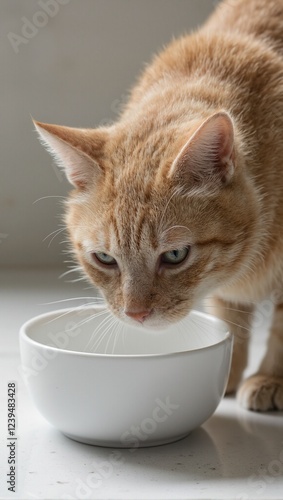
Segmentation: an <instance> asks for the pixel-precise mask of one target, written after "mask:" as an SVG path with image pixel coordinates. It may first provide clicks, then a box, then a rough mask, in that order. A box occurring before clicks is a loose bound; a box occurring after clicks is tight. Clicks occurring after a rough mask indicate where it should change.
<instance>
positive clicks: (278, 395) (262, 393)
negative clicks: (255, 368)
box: [237, 374, 283, 411]
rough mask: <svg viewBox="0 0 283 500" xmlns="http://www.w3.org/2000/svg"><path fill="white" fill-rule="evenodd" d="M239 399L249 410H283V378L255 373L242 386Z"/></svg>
mask: <svg viewBox="0 0 283 500" xmlns="http://www.w3.org/2000/svg"><path fill="white" fill-rule="evenodd" d="M237 400H238V401H239V403H240V405H241V406H243V408H246V409H248V410H253V411H268V410H283V378H281V377H272V376H268V375H261V374H257V375H253V376H252V377H250V378H248V379H247V380H245V381H244V382H243V383H242V385H241V386H240V388H239V390H238V393H237Z"/></svg>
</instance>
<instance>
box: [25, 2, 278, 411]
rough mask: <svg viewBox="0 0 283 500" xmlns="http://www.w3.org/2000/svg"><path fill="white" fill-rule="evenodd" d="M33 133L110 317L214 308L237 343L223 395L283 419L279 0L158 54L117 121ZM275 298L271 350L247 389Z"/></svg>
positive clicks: (145, 318) (241, 6)
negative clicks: (61, 178)
mask: <svg viewBox="0 0 283 500" xmlns="http://www.w3.org/2000/svg"><path fill="white" fill-rule="evenodd" d="M188 15H189V3H188ZM35 126H36V129H37V131H38V132H39V135H40V138H41V139H42V141H43V143H44V144H45V145H46V146H47V147H48V149H49V150H50V151H51V153H52V154H53V155H54V156H55V158H56V160H57V161H58V163H59V165H61V166H62V167H63V168H64V170H65V173H66V175H67V178H68V180H69V181H70V183H71V184H72V185H73V187H74V190H73V191H72V193H71V194H70V198H69V200H68V203H67V211H66V223H67V227H68V231H69V235H70V239H71V242H72V245H73V248H74V251H75V254H76V256H77V260H78V261H79V263H80V264H81V266H82V267H83V269H84V271H85V273H86V275H87V276H88V277H89V279H90V280H91V282H92V283H93V284H94V285H95V286H96V287H98V289H99V290H100V291H101V293H102V295H103V296H104V298H105V300H106V301H107V303H108V305H109V308H110V310H111V311H112V312H113V314H114V315H116V316H117V317H118V318H120V319H121V320H122V321H127V322H131V323H135V324H139V325H140V326H143V327H144V328H151V329H152V328H160V327H166V325H168V324H170V323H172V322H177V321H179V320H180V319H181V318H183V317H184V316H185V315H187V314H188V313H189V311H190V310H191V309H192V308H193V307H194V306H195V305H196V304H197V303H198V302H199V301H200V300H201V299H203V298H204V297H208V299H207V302H209V306H208V311H209V312H210V313H212V312H213V313H214V314H215V315H217V316H218V317H220V318H222V319H223V320H225V321H226V322H227V323H229V324H230V326H231V329H232V331H233V334H234V350H233V359H232V366H231V372H230V377H229V382H228V388H227V392H228V393H232V392H235V391H236V390H237V396H238V400H239V402H240V404H241V405H242V406H244V407H245V408H248V409H251V410H256V411H266V410H274V409H277V410H283V225H282V222H283V175H282V172H283V0H226V1H224V2H222V3H221V4H219V5H218V6H217V8H216V9H215V12H214V13H212V15H211V16H210V18H209V19H208V20H207V22H206V23H205V24H204V25H203V26H202V27H201V28H199V29H198V30H197V31H195V32H193V33H191V34H190V35H187V36H184V37H182V38H180V39H178V40H174V41H173V42H172V43H170V44H169V45H168V47H167V48H165V50H163V51H162V52H161V53H160V54H159V55H157V56H155V57H154V59H153V61H152V62H151V64H149V65H148V66H147V67H146V69H145V71H144V73H143V74H142V76H141V77H140V79H139V80H138V82H137V84H136V85H135V86H134V88H133V90H132V92H131V94H130V96H129V100H128V102H127V104H126V105H125V107H124V109H123V110H122V112H121V116H120V117H119V120H118V121H117V123H114V124H111V125H109V126H103V127H100V128H97V129H79V128H71V127H64V126H58V125H50V124H45V123H40V122H35ZM267 297H269V299H268V300H270V301H271V303H272V304H274V316H273V323H272V326H271V329H270V336H269V342H268V346H267V351H266V354H265V356H264V359H263V361H262V362H261V364H260V366H259V369H258V372H257V373H255V374H254V375H253V376H251V377H250V378H248V379H246V380H244V381H242V375H243V371H244V369H245V367H246V365H247V359H248V341H249V330H250V326H251V323H252V319H253V313H254V310H255V306H256V304H258V303H259V302H260V301H261V300H262V299H266V298H267ZM141 333H142V330H141Z"/></svg>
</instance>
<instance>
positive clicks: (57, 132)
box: [33, 121, 106, 189]
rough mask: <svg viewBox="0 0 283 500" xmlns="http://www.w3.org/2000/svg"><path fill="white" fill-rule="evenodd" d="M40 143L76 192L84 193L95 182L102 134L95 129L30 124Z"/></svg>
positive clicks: (99, 168)
mask: <svg viewBox="0 0 283 500" xmlns="http://www.w3.org/2000/svg"><path fill="white" fill-rule="evenodd" d="M33 123H34V125H35V128H36V130H37V132H38V133H39V136H40V139H41V142H42V143H43V145H44V146H45V147H46V148H47V150H48V151H49V152H50V153H51V154H52V155H53V156H54V158H55V161H56V162H57V164H58V165H59V167H63V169H64V170H65V173H66V176H67V179H68V180H69V182H70V183H71V184H73V186H75V187H76V188H78V189H84V188H85V187H86V186H87V185H88V184H89V183H90V182H92V181H93V180H97V179H98V178H99V177H100V176H101V175H103V171H102V169H101V167H100V166H99V164H98V162H97V160H96V157H98V158H99V153H101V150H102V148H103V145H104V142H105V140H106V132H105V129H104V131H102V130H99V129H98V130H95V129H78V128H71V127H63V126H59V125H50V124H47V123H41V122H37V121H33Z"/></svg>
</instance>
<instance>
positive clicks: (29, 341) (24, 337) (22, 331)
mask: <svg viewBox="0 0 283 500" xmlns="http://www.w3.org/2000/svg"><path fill="white" fill-rule="evenodd" d="M94 308H95V309H105V308H106V309H107V306H106V304H93V305H91V306H81V307H80V306H79V307H73V308H72V307H67V308H63V309H55V310H53V311H48V312H46V313H41V314H38V315H36V316H33V317H32V318H30V319H28V320H27V321H25V322H24V323H23V324H22V326H21V327H20V330H19V340H20V341H24V342H25V343H27V344H30V345H31V346H34V347H41V348H43V349H48V350H52V351H55V352H58V353H61V354H68V355H72V356H87V357H99V358H104V359H107V358H109V359H112V360H113V359H120V358H124V359H133V358H134V359H139V358H141V359H145V358H160V357H170V356H176V355H178V356H181V355H187V354H189V353H190V354H193V353H194V354H196V353H199V352H201V351H206V350H208V349H209V350H210V349H215V348H218V347H219V346H221V344H225V343H226V342H227V341H228V342H231V343H232V342H233V334H232V333H231V332H230V331H229V326H228V324H227V323H226V322H225V321H223V320H221V319H220V318H217V317H216V316H213V315H212V314H207V313H204V312H202V311H198V310H196V309H192V310H191V311H190V313H194V314H197V315H198V316H200V317H202V318H206V319H208V320H210V321H211V320H212V321H213V322H215V323H219V324H221V325H222V326H224V327H225V328H227V331H226V332H225V333H223V335H224V338H223V339H222V340H220V341H219V342H215V343H214V344H211V345H208V346H204V347H197V348H195V349H187V350H184V351H172V352H167V353H152V354H103V353H97V352H83V351H74V350H71V349H62V348H60V347H54V346H50V345H47V344H43V343H42V342H38V341H37V340H34V339H32V338H30V337H29V335H28V334H27V331H26V330H27V329H28V328H30V327H32V326H33V325H34V323H37V322H38V321H42V320H43V319H46V318H49V317H50V316H53V315H57V314H63V313H66V312H67V311H70V312H76V311H81V310H87V309H94ZM190 313H189V314H190Z"/></svg>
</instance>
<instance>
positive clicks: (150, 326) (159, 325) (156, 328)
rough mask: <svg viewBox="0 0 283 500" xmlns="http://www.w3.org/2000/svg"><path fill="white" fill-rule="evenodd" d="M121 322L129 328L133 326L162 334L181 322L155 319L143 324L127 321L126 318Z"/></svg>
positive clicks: (121, 319)
mask: <svg viewBox="0 0 283 500" xmlns="http://www.w3.org/2000/svg"><path fill="white" fill-rule="evenodd" d="M120 321H122V322H123V323H124V324H126V325H128V326H132V327H135V328H138V329H140V330H141V332H142V330H147V331H150V332H154V333H155V332H156V333H162V332H163V331H164V330H166V329H167V328H169V327H170V326H171V325H172V324H177V323H178V322H179V321H180V319H179V320H173V321H172V320H171V321H170V320H168V319H164V318H163V319H162V318H155V319H149V320H145V321H144V322H143V323H139V322H138V321H134V320H132V321H131V320H127V319H126V318H120Z"/></svg>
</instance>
